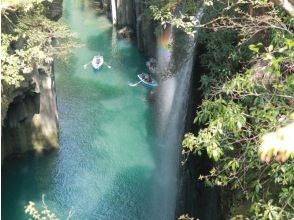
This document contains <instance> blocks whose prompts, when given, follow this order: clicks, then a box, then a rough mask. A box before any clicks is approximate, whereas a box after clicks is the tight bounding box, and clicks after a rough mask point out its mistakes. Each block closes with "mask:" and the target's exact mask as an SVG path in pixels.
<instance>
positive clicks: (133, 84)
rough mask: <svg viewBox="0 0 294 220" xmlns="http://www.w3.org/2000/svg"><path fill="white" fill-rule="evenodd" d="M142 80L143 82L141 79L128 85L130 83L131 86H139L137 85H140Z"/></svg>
mask: <svg viewBox="0 0 294 220" xmlns="http://www.w3.org/2000/svg"><path fill="white" fill-rule="evenodd" d="M141 82H142V80H140V81H139V82H137V83H129V84H128V85H129V86H137V85H139V84H140V83H141Z"/></svg>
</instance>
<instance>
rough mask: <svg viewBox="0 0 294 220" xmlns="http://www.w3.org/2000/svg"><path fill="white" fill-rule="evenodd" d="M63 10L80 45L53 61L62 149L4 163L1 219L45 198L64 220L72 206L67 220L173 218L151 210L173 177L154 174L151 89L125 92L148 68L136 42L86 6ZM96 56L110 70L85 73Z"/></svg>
mask: <svg viewBox="0 0 294 220" xmlns="http://www.w3.org/2000/svg"><path fill="white" fill-rule="evenodd" d="M63 4H64V13H63V19H64V21H65V22H66V23H67V24H68V25H69V26H70V27H71V29H72V30H73V31H74V32H77V33H78V36H79V39H80V40H81V44H82V45H83V46H82V47H81V48H77V49H75V51H74V54H73V56H72V57H70V60H69V63H68V64H61V63H58V62H56V63H55V78H56V88H57V101H58V111H59V123H60V150H58V151H57V152H51V153H44V154H33V153H28V154H26V155H24V156H21V157H17V158H12V159H9V160H7V161H5V164H4V166H3V168H2V178H3V180H2V181H3V184H2V216H3V219H7V220H8V219H14V220H18V219H27V218H28V216H26V215H25V213H24V209H23V207H24V205H25V204H27V202H28V201H34V202H35V203H36V204H37V206H40V205H41V203H42V201H41V198H42V195H43V194H45V195H46V197H45V199H46V203H47V204H48V206H49V207H50V209H51V210H52V211H54V212H55V213H56V214H57V215H58V216H59V217H60V218H62V219H65V218H66V216H67V214H68V211H69V210H70V209H71V208H73V210H74V212H75V213H74V215H73V217H72V219H88V220H90V219H103V220H105V219H109V220H110V219H126V220H132V219H134V220H137V219H154V217H156V216H157V217H158V219H171V218H170V216H173V214H174V213H170V208H167V209H166V208H165V209H164V210H166V212H168V213H159V212H157V210H160V207H158V208H154V205H156V206H157V205H160V203H161V201H160V198H159V196H158V195H160V196H162V195H163V194H162V193H161V192H160V191H161V189H162V187H165V186H166V184H169V183H168V181H165V178H167V180H168V179H170V177H167V176H165V175H174V174H172V173H167V174H164V175H162V174H161V173H159V172H161V171H160V170H159V169H157V164H158V163H159V161H160V157H162V156H163V155H162V152H160V149H161V148H160V147H158V146H159V145H158V144H157V141H156V139H157V138H156V137H155V130H156V129H155V128H156V123H155V121H154V118H153V114H152V108H153V107H152V104H151V103H150V102H149V101H148V99H147V97H148V95H149V93H150V89H148V88H146V87H144V86H143V85H138V86H136V87H129V86H128V82H136V81H138V78H137V74H138V73H140V72H142V71H145V70H146V67H145V61H146V60H144V58H143V57H142V55H141V54H140V53H139V52H138V50H137V48H136V46H135V44H133V43H131V42H129V41H126V40H123V39H118V38H117V36H116V32H115V30H114V29H113V27H112V24H111V22H110V21H109V20H108V19H107V18H106V17H105V16H104V15H102V14H99V13H98V12H97V10H95V7H94V6H95V5H93V3H92V1H87V0H65V1H64V3H63ZM98 52H99V53H101V55H103V56H104V59H105V62H106V63H107V64H108V65H111V67H112V68H107V66H105V65H104V66H103V68H102V69H101V70H99V71H97V72H95V71H94V70H93V69H92V67H91V65H88V66H87V68H86V69H84V68H83V66H84V64H87V63H89V62H90V61H91V59H92V57H93V56H94V55H96V54H97V53H98ZM159 185H160V186H159ZM167 187H168V186H167ZM175 191H176V189H175ZM158 199H159V200H158ZM155 200H156V201H155ZM163 201H164V200H163ZM170 202H171V204H172V205H174V203H175V202H174V201H170ZM164 206H169V204H168V203H165V204H164ZM171 209H173V208H171ZM163 212H164V211H163Z"/></svg>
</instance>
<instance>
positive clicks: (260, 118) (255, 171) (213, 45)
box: [151, 0, 294, 219]
mask: <svg viewBox="0 0 294 220" xmlns="http://www.w3.org/2000/svg"><path fill="white" fill-rule="evenodd" d="M183 2H184V1H165V2H164V3H162V2H161V4H164V5H161V6H160V7H159V6H158V5H157V4H154V5H153V6H151V10H152V11H153V14H154V18H155V19H156V20H159V21H160V22H161V23H162V24H163V25H164V24H165V23H171V24H173V25H175V26H177V27H178V28H181V29H183V30H184V31H186V32H187V33H188V34H191V35H193V34H195V33H196V32H197V31H198V33H199V35H198V43H199V44H201V45H203V46H204V48H205V52H204V53H203V54H202V55H201V63H202V66H203V67H204V68H205V69H206V72H205V73H202V74H203V75H202V78H201V90H202V91H203V101H202V104H201V105H200V106H199V109H198V111H197V116H196V118H195V121H194V122H195V123H197V124H199V126H200V127H201V129H199V131H198V133H196V134H192V133H189V134H186V136H185V139H184V141H183V146H184V148H183V154H187V155H188V154H190V153H195V154H199V155H201V154H203V153H206V154H207V155H208V156H209V158H211V159H212V160H213V161H214V167H213V169H212V170H211V171H210V173H209V174H208V175H201V176H199V179H200V180H204V181H205V182H206V183H207V184H208V185H212V186H220V187H221V188H222V189H223V190H222V193H223V198H225V199H224V200H223V202H222V204H223V205H225V206H226V207H227V210H228V212H229V214H228V216H229V217H230V218H232V219H291V218H293V217H294V212H293V210H294V198H293V196H294V188H293V185H294V163H293V158H294V155H293V137H291V133H292V134H293V130H291V128H292V129H293V118H291V117H290V114H291V112H294V96H293V94H294V74H293V72H294V63H293V62H294V50H293V49H294V41H293V34H294V33H293V21H294V20H293V11H292V9H291V7H287V8H285V6H284V5H281V4H280V3H282V1H261V0H260V1H251V0H236V1H218V0H214V1H204V17H203V19H202V20H201V21H200V20H197V17H195V16H194V15H193V14H191V11H193V10H191V9H193V7H194V6H193V1H185V4H184V3H183ZM189 2H190V3H189ZM187 3H188V4H187ZM179 4H184V5H186V9H187V10H186V11H187V12H183V13H180V15H177V16H174V14H175V13H173V11H174V10H175V8H176V6H177V5H179ZM187 5H188V6H189V5H190V8H189V7H188V6H187ZM194 5H195V4H194ZM291 27H292V28H291ZM292 136H293V135H292ZM260 157H261V158H260ZM273 158H274V159H275V160H272V159H273ZM264 161H265V162H264Z"/></svg>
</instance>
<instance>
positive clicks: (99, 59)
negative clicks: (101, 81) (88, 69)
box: [92, 54, 104, 70]
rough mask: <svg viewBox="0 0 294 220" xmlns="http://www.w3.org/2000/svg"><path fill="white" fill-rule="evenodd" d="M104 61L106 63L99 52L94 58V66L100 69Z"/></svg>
mask: <svg viewBox="0 0 294 220" xmlns="http://www.w3.org/2000/svg"><path fill="white" fill-rule="evenodd" d="M103 63H104V59H103V56H101V55H99V54H98V55H96V56H94V57H93V59H92V66H93V68H94V69H95V70H99V69H100V68H101V67H102V65H103Z"/></svg>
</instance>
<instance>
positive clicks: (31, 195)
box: [1, 150, 57, 220]
mask: <svg viewBox="0 0 294 220" xmlns="http://www.w3.org/2000/svg"><path fill="white" fill-rule="evenodd" d="M56 154H57V151H56V150H54V151H45V152H43V153H41V154H40V153H36V152H34V151H29V152H27V153H25V154H21V155H13V156H11V157H9V158H7V159H6V160H5V163H4V165H3V166H2V168H1V169H2V172H1V178H2V182H1V201H2V202H1V219H3V220H10V219H13V220H23V219H24V218H23V216H24V206H25V205H27V204H28V202H29V201H40V200H41V198H42V194H45V193H46V192H48V191H49V186H50V185H51V184H52V181H53V176H54V175H55V173H54V172H55V170H56V169H55V158H56ZM3 171H5V172H3ZM24 189H26V190H24ZM7 204H9V205H7Z"/></svg>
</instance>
